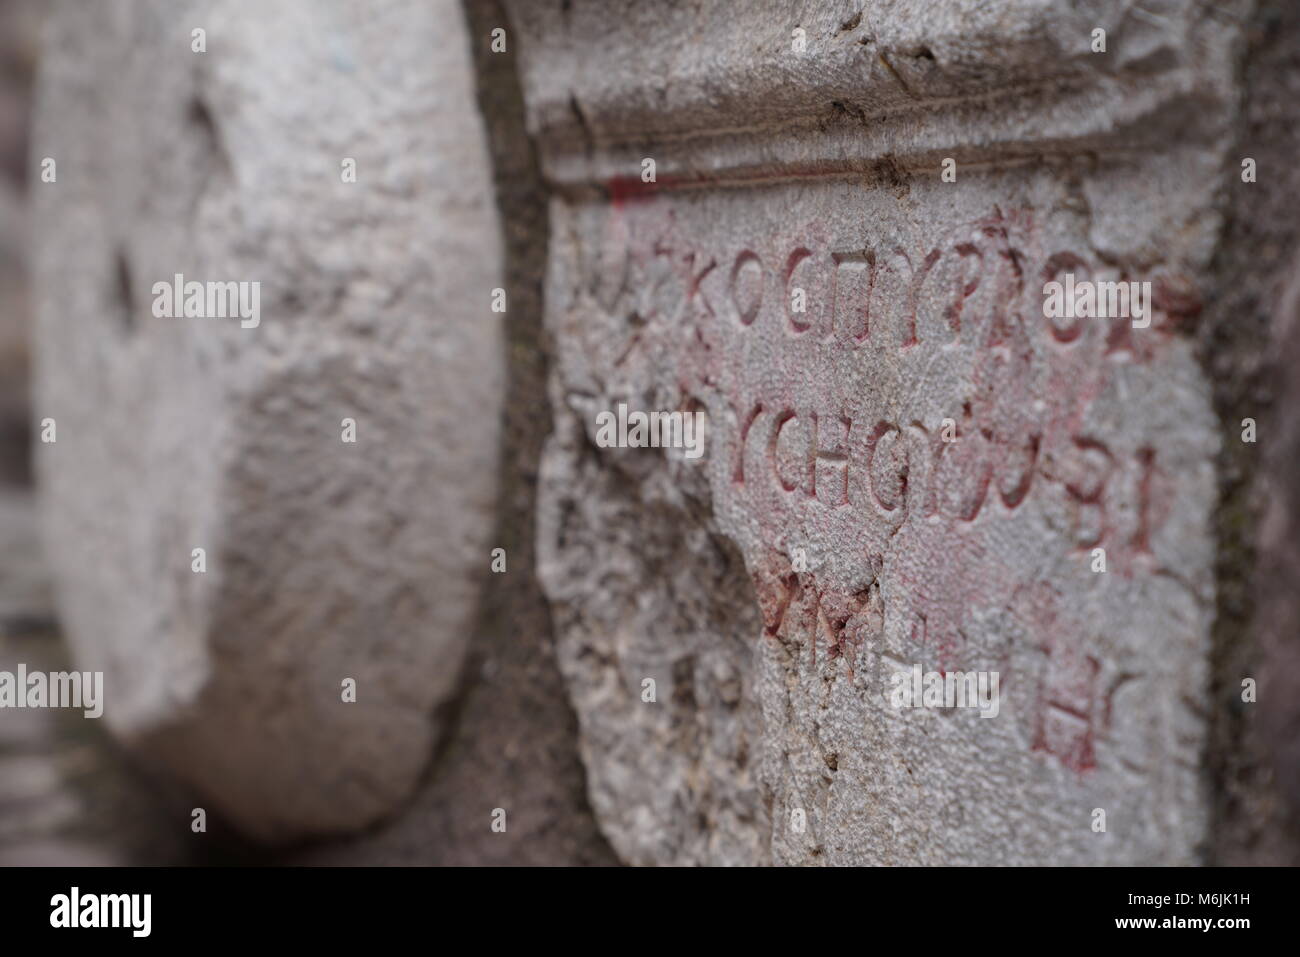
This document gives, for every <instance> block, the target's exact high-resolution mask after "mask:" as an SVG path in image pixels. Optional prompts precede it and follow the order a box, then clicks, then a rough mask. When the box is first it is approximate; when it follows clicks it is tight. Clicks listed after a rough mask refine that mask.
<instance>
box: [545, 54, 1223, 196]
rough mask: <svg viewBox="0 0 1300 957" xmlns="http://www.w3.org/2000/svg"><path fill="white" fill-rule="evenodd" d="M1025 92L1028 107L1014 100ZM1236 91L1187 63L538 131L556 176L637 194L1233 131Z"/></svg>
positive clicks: (1081, 152)
mask: <svg viewBox="0 0 1300 957" xmlns="http://www.w3.org/2000/svg"><path fill="white" fill-rule="evenodd" d="M1009 100H1014V101H1015V102H1016V103H1017V104H1018V108H1017V109H1016V110H1014V111H1009V110H1007V109H1006V108H1005V107H1006V103H1007V101H1009ZM1225 105H1226V103H1225V101H1224V100H1223V99H1222V97H1221V96H1220V95H1219V91H1218V90H1217V89H1215V88H1207V87H1205V86H1204V85H1203V84H1196V83H1193V82H1191V77H1190V76H1189V75H1188V74H1186V73H1182V72H1178V73H1171V74H1165V75H1163V76H1161V77H1159V78H1158V79H1153V78H1146V80H1145V81H1144V83H1143V84H1141V85H1138V86H1134V85H1130V84H1128V83H1122V84H1121V83H1116V82H1114V78H1110V81H1109V82H1107V83H1105V84H1092V85H1083V86H1076V87H1071V88H1068V89H1062V88H1061V87H1059V86H1054V85H1042V84H1034V85H1027V86H1012V87H1005V88H1003V89H1000V90H997V91H992V92H990V93H987V94H984V95H981V96H972V97H955V98H950V99H943V100H926V101H922V102H919V103H918V104H917V105H916V106H913V107H908V108H897V107H891V108H887V109H883V110H881V111H879V112H876V113H871V114H868V113H865V112H854V111H853V109H852V108H850V107H844V106H842V107H841V108H840V110H839V111H838V112H835V113H831V114H821V115H819V116H813V115H807V114H805V115H801V116H797V117H790V118H784V117H781V118H777V119H779V122H768V123H762V124H754V125H750V126H745V127H734V128H731V129H723V130H719V129H710V130H701V129H691V130H671V129H668V130H663V131H656V132H647V133H645V134H643V135H642V136H641V137H639V138H633V137H627V136H622V135H601V134H600V133H599V132H597V131H594V130H591V129H587V128H585V127H579V126H576V125H567V124H561V125H558V126H555V127H552V128H548V129H543V130H542V131H541V132H540V134H539V142H540V145H541V151H542V159H543V168H544V172H545V175H546V178H547V180H548V181H549V182H550V184H551V186H552V187H553V188H555V189H556V190H557V191H559V192H561V193H562V194H567V195H570V196H571V197H573V198H581V197H582V196H583V194H584V192H589V190H590V187H592V186H601V187H604V188H606V189H610V188H611V185H612V184H621V186H622V188H624V190H625V192H626V193H627V194H628V195H637V194H640V193H648V192H653V191H661V190H676V189H689V188H692V187H702V186H708V187H723V186H752V185H761V184H763V183H769V182H782V181H787V180H802V179H845V178H854V177H860V178H863V179H865V180H868V181H871V180H877V179H878V180H883V181H886V182H887V181H888V180H889V179H890V177H891V176H892V175H895V174H898V175H903V174H910V173H914V172H916V171H918V170H922V169H926V170H931V169H933V170H937V169H938V167H939V164H940V162H941V161H942V159H943V158H945V157H953V158H954V159H956V160H957V162H958V164H959V165H960V166H961V167H962V168H963V169H964V170H966V171H968V172H969V171H976V170H989V169H998V168H1004V167H1009V166H1015V165H1019V164H1023V163H1025V162H1033V161H1037V160H1042V159H1051V158H1054V157H1055V158H1058V159H1059V160H1062V161H1075V162H1077V161H1079V159H1080V158H1081V157H1082V158H1084V160H1085V161H1091V160H1092V159H1093V158H1099V157H1102V156H1106V157H1110V158H1120V159H1122V158H1124V157H1140V156H1142V155H1151V154H1157V153H1163V152H1165V151H1167V150H1168V149H1169V148H1171V144H1174V145H1175V146H1177V147H1180V148H1181V147H1183V146H1186V145H1188V144H1197V143H1211V142H1214V141H1216V140H1217V139H1218V138H1219V137H1221V136H1222V132H1223V131H1222V128H1221V126H1222V122H1223V117H1224V116H1225V115H1226V114H1227V112H1228V111H1227V110H1225V109H1224V106H1225ZM645 157H651V158H653V159H654V160H655V163H656V180H657V182H656V183H655V184H646V188H644V189H641V188H640V187H641V182H640V171H641V161H642V159H643V158H645Z"/></svg>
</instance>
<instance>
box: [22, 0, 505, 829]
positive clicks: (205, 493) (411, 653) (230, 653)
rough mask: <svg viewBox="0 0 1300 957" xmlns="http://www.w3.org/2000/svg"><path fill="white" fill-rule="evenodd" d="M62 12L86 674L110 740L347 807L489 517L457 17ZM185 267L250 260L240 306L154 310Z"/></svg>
mask: <svg viewBox="0 0 1300 957" xmlns="http://www.w3.org/2000/svg"><path fill="white" fill-rule="evenodd" d="M52 19H53V23H52V30H51V33H50V35H49V37H48V38H47V43H46V51H47V56H46V58H45V60H44V62H43V67H42V75H41V77H40V83H39V101H38V106H37V111H36V114H37V128H36V130H35V135H34V150H35V152H36V153H37V154H38V155H49V156H53V157H56V158H57V161H58V183H57V186H51V187H48V188H42V189H40V190H38V191H37V196H38V199H39V200H40V202H39V205H38V207H37V209H36V215H35V221H36V224H37V227H38V230H39V243H38V250H37V256H36V259H37V263H36V265H37V282H36V285H37V292H38V299H39V308H40V329H39V342H38V348H39V356H38V359H39V369H38V401H37V403H36V405H37V412H36V414H37V416H41V417H43V416H50V417H53V418H55V419H56V420H57V423H58V441H57V443H56V444H52V445H44V446H42V447H41V448H40V453H41V454H40V458H39V462H38V468H39V477H40V479H41V482H42V485H43V488H44V491H45V495H46V499H47V502H46V505H47V510H46V517H47V538H48V541H49V545H50V554H51V558H52V563H53V566H54V569H55V571H56V573H57V576H58V586H59V588H58V590H59V595H60V599H61V612H62V615H63V620H64V624H65V625H66V628H67V631H68V634H69V638H70V642H71V645H72V648H73V651H74V654H75V658H76V662H77V666H78V667H80V668H83V669H94V670H103V671H105V672H106V689H107V690H106V695H107V705H106V709H105V716H106V719H107V721H108V723H109V724H110V726H111V727H112V729H113V730H114V731H115V732H116V733H117V734H118V735H119V736H120V737H121V738H123V739H124V740H126V741H127V742H129V743H130V744H131V745H133V746H134V747H135V748H136V750H137V751H138V752H139V753H141V754H142V755H143V756H145V757H146V758H148V759H151V760H152V761H154V762H155V763H158V764H161V765H164V766H166V767H167V768H169V769H170V770H171V771H172V772H173V773H174V774H175V775H176V776H177V777H178V778H180V779H181V780H182V781H184V782H185V783H187V784H189V785H191V786H192V787H193V788H195V789H196V790H197V791H198V792H199V793H200V794H201V795H203V796H205V797H206V799H208V800H209V801H210V802H211V805H210V806H212V807H215V808H216V809H217V810H219V811H221V812H223V813H224V814H226V815H227V816H229V818H231V819H232V820H233V821H234V822H235V823H236V824H237V825H239V826H240V827H241V828H242V829H243V830H245V831H246V832H248V833H250V834H252V835H254V836H257V837H259V838H263V839H268V840H280V839H289V838H295V837H300V836H303V835H309V834H316V833H328V832H339V831H346V830H352V829H356V828H359V827H361V826H363V825H366V824H369V823H371V822H373V821H375V820H376V819H377V818H379V817H380V816H382V815H384V814H385V813H386V812H388V811H390V810H392V809H393V808H394V807H395V806H396V805H397V804H398V803H399V802H400V801H401V800H402V799H403V798H404V797H405V796H406V795H407V794H408V793H409V792H410V790H411V788H412V787H413V785H414V783H415V781H416V779H417V776H418V775H419V773H420V771H421V769H422V768H423V766H424V764H425V762H426V760H427V758H428V756H429V754H430V752H431V746H432V742H433V740H434V738H435V735H436V733H437V730H438V728H437V722H436V721H435V720H433V719H432V718H431V715H432V714H433V713H434V709H435V707H436V706H437V705H439V704H440V703H444V702H446V701H447V700H448V699H449V697H450V696H451V695H452V693H453V689H454V686H455V684H456V681H457V676H458V670H459V667H460V662H461V659H462V655H463V652H464V650H465V645H466V642H467V640H468V636H469V632H468V626H469V624H470V622H471V621H472V620H473V614H474V611H475V603H476V596H477V590H478V589H477V583H476V576H477V570H478V569H480V568H482V567H483V566H482V563H483V562H485V561H486V558H485V556H486V554H487V548H488V545H489V543H488V541H487V538H488V535H489V532H490V529H491V526H492V516H491V510H492V508H493V501H494V491H495V477H494V472H495V467H496V456H497V442H498V434H499V427H498V417H499V413H500V406H501V396H502V389H503V371H502V356H501V337H500V326H499V323H498V322H497V321H496V317H494V316H493V315H492V314H491V313H490V312H489V311H488V309H487V306H488V304H489V302H490V294H491V290H492V288H493V287H495V286H498V285H500V282H501V280H500V275H499V272H500V250H499V234H498V225H497V223H496V219H495V211H494V208H493V206H492V204H491V198H490V182H489V179H488V165H487V156H486V150H485V146H484V137H483V131H482V129H481V123H480V120H479V118H478V116H477V114H476V111H475V108H474V97H473V89H472V71H471V69H470V65H469V57H468V50H467V38H466V36H465V32H464V26H463V22H462V17H461V11H460V9H459V8H458V6H457V5H456V4H455V3H452V2H450V0H438V2H433V3H429V2H423V0H420V2H415V0H385V2H382V3H379V4H375V3H360V2H355V3H354V2H347V3H342V4H327V5H324V6H322V5H320V4H316V3H312V2H309V0H290V2H285V3H276V4H269V5H261V6H258V7H257V8H256V9H251V8H249V7H248V6H247V5H245V4H239V3H233V2H212V3H200V2H186V3H174V2H162V0H157V2H147V3H132V4H116V3H114V4H95V5H92V6H90V7H87V6H86V5H85V4H80V3H67V4H63V5H60V6H59V8H58V9H57V10H56V11H55V12H54V15H53V18H52ZM194 27H203V28H204V29H205V30H206V31H207V51H208V52H207V53H194V52H191V41H190V37H191V30H192V29H193V28H194ZM345 157H352V158H355V160H356V163H357V175H358V182H357V183H355V184H353V183H344V182H342V181H341V177H340V172H341V161H342V160H343V159H344V158H345ZM175 273H183V274H184V276H185V277H186V279H187V280H189V279H195V280H199V281H254V280H256V281H260V282H261V283H262V289H261V296H262V298H261V312H262V316H261V324H260V326H259V327H257V328H255V329H242V328H240V324H239V321H238V320H237V319H193V318H191V319H159V318H155V317H154V316H153V315H152V314H151V304H152V301H153V295H152V292H151V287H152V284H153V283H154V282H158V281H169V280H170V279H171V277H172V276H173V275H174V274H175ZM345 417H350V418H353V419H355V420H356V423H357V441H356V443H355V444H345V443H344V442H342V441H341V421H342V420H343V419H344V418H345ZM195 547H203V548H205V549H206V550H207V564H208V571H207V573H206V574H194V573H192V572H191V568H190V553H191V549H192V548H195ZM345 678H354V679H355V680H356V683H357V698H356V703H354V704H352V703H344V702H343V701H342V700H341V685H342V682H343V679H345Z"/></svg>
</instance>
